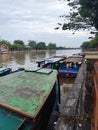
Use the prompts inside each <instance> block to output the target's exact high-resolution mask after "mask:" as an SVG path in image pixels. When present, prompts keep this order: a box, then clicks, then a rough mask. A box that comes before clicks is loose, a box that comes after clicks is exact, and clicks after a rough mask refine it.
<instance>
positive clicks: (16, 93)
mask: <svg viewBox="0 0 98 130" xmlns="http://www.w3.org/2000/svg"><path fill="white" fill-rule="evenodd" d="M56 76H57V71H53V72H52V73H50V74H48V75H46V74H40V73H36V72H24V71H22V72H18V73H14V74H10V75H7V76H5V77H0V102H2V103H4V104H6V105H8V106H10V107H14V108H15V109H17V110H19V111H23V112H25V113H26V114H30V115H31V116H32V117H34V116H36V114H37V113H38V112H39V110H40V108H41V106H42V105H43V104H44V102H45V99H46V98H47V96H48V94H49V93H50V91H51V89H52V87H53V85H54V83H55V80H56Z"/></svg>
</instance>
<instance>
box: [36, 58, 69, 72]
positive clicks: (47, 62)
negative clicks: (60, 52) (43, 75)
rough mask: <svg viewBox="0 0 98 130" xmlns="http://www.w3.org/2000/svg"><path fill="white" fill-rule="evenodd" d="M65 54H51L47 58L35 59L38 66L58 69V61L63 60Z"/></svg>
mask: <svg viewBox="0 0 98 130" xmlns="http://www.w3.org/2000/svg"><path fill="white" fill-rule="evenodd" d="M65 59H66V56H53V57H50V58H47V59H41V60H37V61H36V63H38V67H42V68H49V69H57V70H58V69H59V67H60V62H61V61H63V60H65Z"/></svg>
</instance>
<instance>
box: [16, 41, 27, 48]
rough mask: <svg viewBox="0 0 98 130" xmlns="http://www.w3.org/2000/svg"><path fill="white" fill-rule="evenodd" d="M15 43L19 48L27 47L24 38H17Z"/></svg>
mask: <svg viewBox="0 0 98 130" xmlns="http://www.w3.org/2000/svg"><path fill="white" fill-rule="evenodd" d="M14 44H15V45H16V47H17V49H18V50H24V49H25V45H24V42H23V41H22V40H15V41H14Z"/></svg>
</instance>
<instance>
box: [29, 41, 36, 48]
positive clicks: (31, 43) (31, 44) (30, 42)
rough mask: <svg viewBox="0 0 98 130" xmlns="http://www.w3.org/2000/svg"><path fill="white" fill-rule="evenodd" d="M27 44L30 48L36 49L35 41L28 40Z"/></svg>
mask: <svg viewBox="0 0 98 130" xmlns="http://www.w3.org/2000/svg"><path fill="white" fill-rule="evenodd" d="M28 46H29V47H30V48H31V49H36V41H33V40H29V43H28Z"/></svg>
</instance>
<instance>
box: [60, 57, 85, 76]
mask: <svg viewBox="0 0 98 130" xmlns="http://www.w3.org/2000/svg"><path fill="white" fill-rule="evenodd" d="M82 62H83V57H82V56H76V55H75V56H69V57H68V58H66V59H65V60H64V61H63V62H62V64H61V66H60V68H59V75H60V77H69V78H75V77H76V76H77V73H78V71H79V68H80V66H81V64H82Z"/></svg>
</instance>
